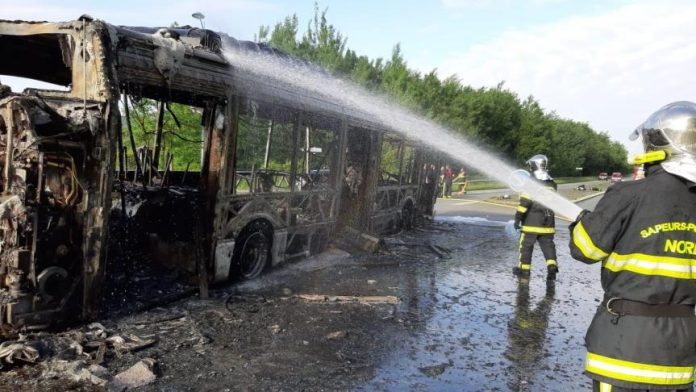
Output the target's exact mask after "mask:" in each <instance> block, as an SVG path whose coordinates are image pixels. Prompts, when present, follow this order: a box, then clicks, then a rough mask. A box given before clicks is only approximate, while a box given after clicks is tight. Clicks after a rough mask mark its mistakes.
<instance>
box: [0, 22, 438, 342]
mask: <svg viewBox="0 0 696 392" xmlns="http://www.w3.org/2000/svg"><path fill="white" fill-rule="evenodd" d="M223 40H229V41H228V44H232V45H236V46H238V47H239V48H241V49H243V50H249V51H255V52H264V53H268V54H271V55H276V56H279V57H281V58H283V59H285V60H286V61H295V62H299V61H300V60H296V59H292V58H289V56H287V55H285V54H283V53H280V52H278V51H276V50H275V49H271V48H269V47H268V46H265V45H263V44H256V43H253V42H243V41H236V40H234V39H232V38H228V37H221V36H220V35H218V34H216V33H214V32H212V31H209V30H204V29H196V28H190V27H183V28H142V27H120V26H114V25H110V24H108V23H105V22H102V21H98V20H92V19H91V18H89V17H87V16H83V17H81V18H80V19H79V20H76V21H72V22H64V23H48V22H22V21H0V53H1V54H2V61H0V78H2V77H3V76H12V77H21V78H24V79H29V80H32V81H39V82H43V83H50V84H51V85H55V86H56V88H55V89H46V88H41V89H38V88H36V89H35V88H28V89H26V90H25V91H24V92H22V93H18V92H13V91H11V89H10V88H9V87H8V86H5V85H0V165H2V171H1V181H0V186H1V190H2V194H1V196H0V228H1V230H2V242H1V248H0V327H3V328H5V327H11V328H19V327H26V328H44V327H47V326H49V325H52V324H53V325H55V324H60V323H65V322H67V321H70V320H76V319H84V320H86V319H90V318H95V317H97V316H99V315H100V309H102V306H100V299H101V298H102V294H103V293H102V291H103V290H102V288H103V286H105V285H106V284H107V283H108V282H105V276H106V274H107V271H108V270H111V269H114V268H117V267H118V264H119V263H122V262H123V260H122V258H120V257H117V256H118V255H114V254H113V252H110V251H108V249H109V248H114V249H121V253H123V249H135V248H137V249H141V250H142V254H147V255H148V256H147V257H143V258H142V259H141V260H140V261H138V262H142V263H158V264H160V265H164V266H166V267H168V268H169V269H176V270H178V271H183V272H184V273H186V274H188V276H189V280H190V281H197V282H200V283H201V284H208V283H215V282H221V281H225V280H228V279H229V278H231V277H233V278H243V279H251V278H254V277H256V276H258V275H259V274H260V273H262V271H263V270H264V269H266V268H268V267H271V266H275V265H278V264H280V263H283V262H285V261H287V260H290V259H292V258H295V257H301V256H306V255H309V254H312V253H316V252H319V251H321V250H322V249H323V248H324V247H325V246H326V244H327V243H328V242H329V241H330V240H332V239H335V238H336V235H337V233H338V232H340V231H341V230H343V229H344V228H347V227H352V228H355V229H357V230H356V231H357V232H367V233H373V234H375V235H379V234H382V233H385V232H387V231H390V230H392V231H393V230H398V229H400V228H404V227H405V228H409V227H411V226H412V225H413V224H414V221H415V219H416V217H418V216H419V215H423V214H426V215H428V214H432V208H433V204H434V199H435V193H436V190H435V186H436V185H435V184H433V183H432V180H431V181H429V182H428V184H426V182H427V181H426V180H425V172H424V170H423V168H425V167H427V168H428V169H430V168H433V169H434V168H435V167H436V165H438V162H437V161H436V160H437V155H436V154H435V153H434V152H432V151H428V150H425V149H423V148H422V147H418V146H416V145H415V144H414V143H412V142H410V141H409V140H405V139H404V138H403V137H401V136H400V135H398V133H396V132H394V130H390V131H387V130H385V129H381V128H380V127H378V126H376V125H375V124H372V123H370V122H368V121H365V120H364V119H358V118H353V117H351V116H350V115H347V114H345V111H344V110H342V108H341V107H340V106H339V105H338V104H336V103H334V102H331V101H327V100H326V99H324V98H322V97H312V96H311V93H309V92H306V91H298V90H297V89H296V88H292V87H290V86H287V85H284V84H283V83H282V82H280V81H275V80H262V79H256V78H255V76H254V75H251V74H248V73H245V72H243V71H241V70H238V69H235V68H234V67H233V66H232V65H230V64H229V63H228V61H227V60H226V59H225V57H224V56H223V55H222V53H221V46H222V43H223ZM306 66H311V65H309V64H306ZM312 67H313V66H312ZM42 86H45V84H42ZM146 100H149V102H153V103H154V107H157V108H158V109H157V111H156V112H153V113H150V114H151V115H152V117H154V118H156V121H155V124H156V125H154V129H149V130H148V131H150V133H151V134H153V135H154V137H153V143H152V144H150V143H148V146H136V142H135V140H134V137H133V124H132V122H133V118H132V117H133V113H132V110H133V105H134V103H137V102H143V101H146ZM175 104H178V105H182V106H183V107H185V108H188V110H189V111H190V112H191V113H195V114H197V115H198V116H199V117H198V118H199V120H200V121H199V123H198V124H196V125H195V127H196V132H198V134H199V135H200V140H191V141H190V142H191V143H193V145H194V146H195V147H196V148H199V149H200V154H198V157H199V159H197V160H196V162H177V159H178V157H177V156H176V151H175V150H170V151H168V152H167V151H165V149H164V146H165V144H164V143H162V133H163V132H162V128H163V126H162V124H163V122H164V116H169V118H170V120H173V121H175V122H177V124H179V122H178V120H177V119H176V116H175V115H174V113H173V112H172V111H171V110H170V106H171V105H175ZM184 126H186V125H184ZM396 131H398V130H396ZM174 162H177V163H178V164H179V169H177V170H175V166H176V165H175V164H174ZM182 165H185V166H186V169H185V170H181V166H182ZM437 167H439V165H438V166H437ZM114 242H118V244H116V245H115V246H111V245H110V243H111V244H113V243H114ZM107 253H109V257H107ZM139 254H141V253H139Z"/></svg>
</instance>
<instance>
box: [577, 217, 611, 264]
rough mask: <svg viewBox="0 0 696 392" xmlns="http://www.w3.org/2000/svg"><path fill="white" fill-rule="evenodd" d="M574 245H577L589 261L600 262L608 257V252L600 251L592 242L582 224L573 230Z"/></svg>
mask: <svg viewBox="0 0 696 392" xmlns="http://www.w3.org/2000/svg"><path fill="white" fill-rule="evenodd" d="M573 244H575V246H577V247H578V249H580V251H581V252H582V254H583V255H585V257H587V258H588V259H591V260H595V261H599V260H604V259H605V258H606V257H607V256H608V255H607V252H604V251H603V250H601V249H599V248H598V247H597V246H596V245H595V244H594V242H592V239H590V236H589V235H588V234H587V231H585V227H584V226H583V225H582V222H578V224H577V226H575V229H574V230H573Z"/></svg>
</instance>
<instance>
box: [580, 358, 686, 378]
mask: <svg viewBox="0 0 696 392" xmlns="http://www.w3.org/2000/svg"><path fill="white" fill-rule="evenodd" d="M585 370H587V371H588V372H590V373H594V374H598V375H600V376H604V377H609V378H613V379H615V380H622V381H628V382H640V383H644V384H656V385H684V384H691V383H692V382H693V381H694V370H695V367H694V366H659V365H649V364H645V363H638V362H629V361H622V360H620V359H615V358H609V357H605V356H602V355H598V354H594V353H587V359H586V361H585Z"/></svg>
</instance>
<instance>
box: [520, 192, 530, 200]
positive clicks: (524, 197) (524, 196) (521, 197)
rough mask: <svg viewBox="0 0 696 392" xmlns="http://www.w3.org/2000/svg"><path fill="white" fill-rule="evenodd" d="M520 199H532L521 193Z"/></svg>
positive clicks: (527, 194)
mask: <svg viewBox="0 0 696 392" xmlns="http://www.w3.org/2000/svg"><path fill="white" fill-rule="evenodd" d="M520 199H527V200H532V197H531V196H529V193H521V194H520Z"/></svg>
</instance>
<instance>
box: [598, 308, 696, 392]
mask: <svg viewBox="0 0 696 392" xmlns="http://www.w3.org/2000/svg"><path fill="white" fill-rule="evenodd" d="M628 343H630V344H628ZM586 345H587V351H588V353H587V358H586V360H585V371H586V373H587V375H588V376H589V377H590V378H592V379H594V380H596V381H601V382H605V383H608V384H611V385H614V386H618V387H623V388H632V389H643V390H645V389H684V388H691V385H692V384H693V382H694V371H696V317H645V316H631V315H624V316H620V317H618V316H616V315H612V314H610V313H609V312H608V311H607V310H606V308H604V307H600V308H599V309H598V310H597V313H596V314H595V317H594V319H593V320H592V324H591V325H590V328H589V330H588V331H587V335H586ZM667 348H669V349H667Z"/></svg>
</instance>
